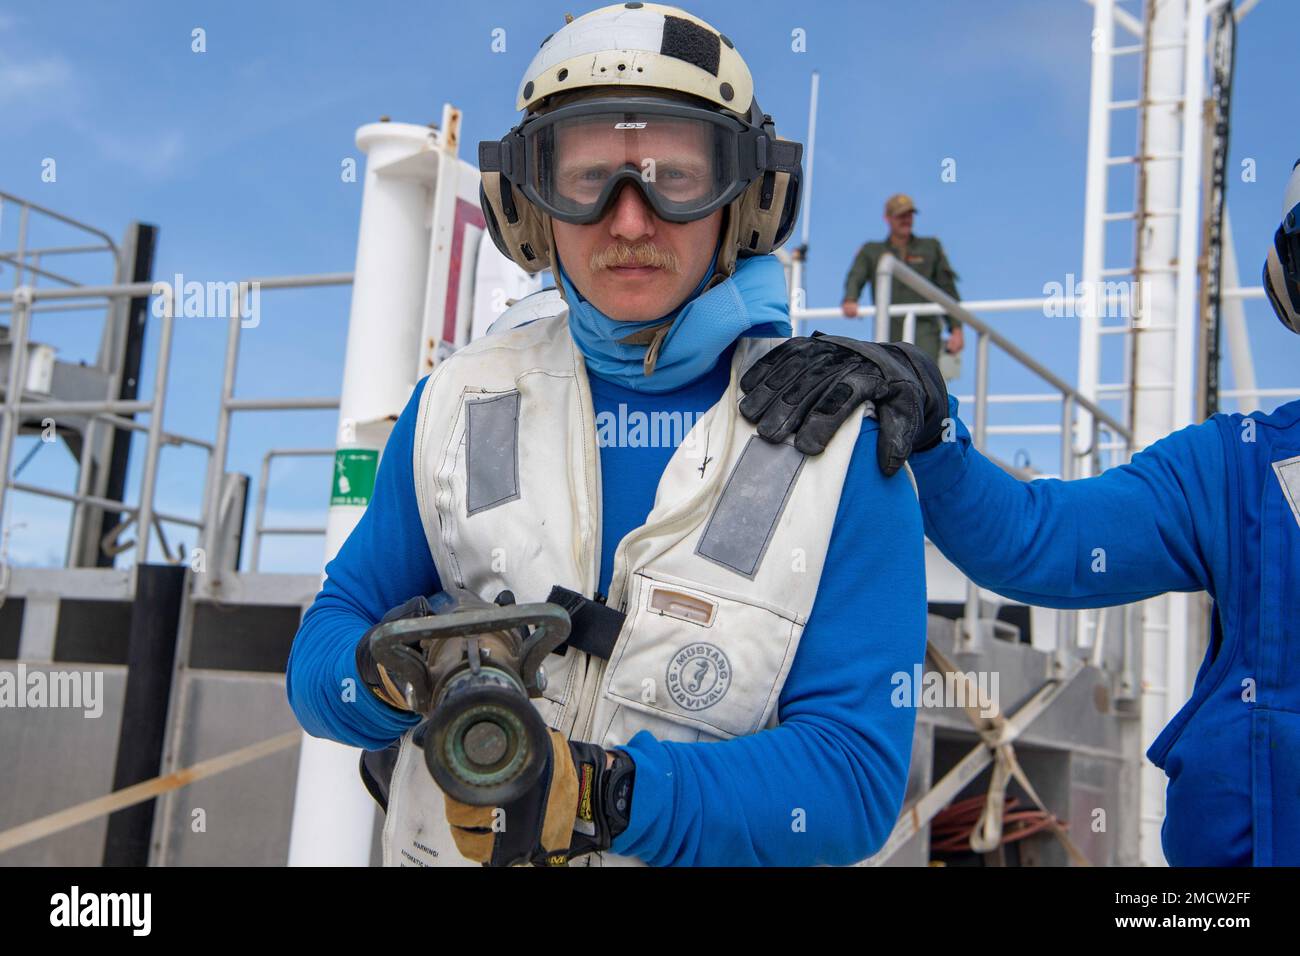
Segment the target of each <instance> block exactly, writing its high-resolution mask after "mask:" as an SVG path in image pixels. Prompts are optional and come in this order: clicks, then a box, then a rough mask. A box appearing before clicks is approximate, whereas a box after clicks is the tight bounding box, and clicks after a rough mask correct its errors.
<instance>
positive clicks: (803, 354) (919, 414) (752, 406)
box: [740, 332, 948, 475]
mask: <svg viewBox="0 0 1300 956" xmlns="http://www.w3.org/2000/svg"><path fill="white" fill-rule="evenodd" d="M740 388H741V391H743V392H745V397H744V398H743V399H741V402H740V413H741V414H742V415H744V416H745V418H747V419H748V420H749V421H751V422H753V423H754V424H756V425H757V426H758V433H759V435H761V436H762V437H763V438H765V439H767V440H768V441H771V442H783V441H785V440H786V439H787V438H788V437H789V436H790V435H792V434H793V435H794V436H795V441H794V444H795V447H796V448H798V449H799V450H800V451H801V452H803V453H804V454H805V455H820V454H821V453H822V452H823V451H825V450H826V444H827V442H829V441H830V440H831V438H832V436H834V434H835V432H836V431H837V430H838V429H839V427H840V425H842V424H843V423H844V420H845V419H846V418H848V417H849V413H850V412H852V411H853V410H854V409H855V408H857V407H858V406H859V405H861V404H862V403H863V402H865V401H871V402H875V404H876V420H877V421H878V422H879V423H880V440H879V442H878V443H877V446H876V457H877V459H878V461H879V462H880V470H881V471H883V472H884V473H885V474H886V475H892V474H894V473H895V472H896V471H898V469H899V468H901V467H903V462H905V461H907V457H908V456H909V455H910V454H912V452H914V451H924V450H925V449H927V448H931V447H933V446H934V445H936V444H938V443H939V438H940V437H941V436H942V434H943V422H944V420H945V419H946V418H947V417H948V389H947V388H946V387H945V386H944V384H943V376H942V375H941V374H940V373H939V367H938V366H937V365H936V364H935V363H934V360H933V359H931V358H930V357H929V356H928V355H926V354H925V353H924V352H922V351H921V350H920V349H918V348H917V347H916V346H915V345H909V344H908V343H906V342H890V343H887V344H885V343H878V342H861V341H859V340H857V339H851V338H847V337H845V336H839V335H823V334H822V333H821V332H814V333H813V335H812V337H811V338H809V337H805V336H800V337H798V338H793V339H790V340H789V341H787V342H782V343H781V344H780V345H778V346H777V347H776V348H774V349H772V351H770V352H768V353H767V354H766V355H764V356H763V357H762V358H761V359H759V360H758V361H757V362H755V363H754V364H753V365H752V366H750V368H749V370H748V371H746V372H745V374H744V375H743V376H742V377H741V379H740Z"/></svg>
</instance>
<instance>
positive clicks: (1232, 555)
mask: <svg viewBox="0 0 1300 956" xmlns="http://www.w3.org/2000/svg"><path fill="white" fill-rule="evenodd" d="M1264 286H1265V289H1266V290H1267V292H1268V298H1269V301H1270V302H1271V303H1272V305H1273V308H1274V311H1276V313H1277V315H1278V317H1279V318H1280V319H1281V320H1282V323H1283V325H1285V326H1286V327H1287V328H1288V329H1290V330H1291V331H1293V332H1296V333H1300V162H1298V163H1297V164H1296V167H1295V168H1294V169H1293V171H1292V174H1291V179H1290V182H1289V184H1288V186H1287V189H1286V195H1285V200H1284V203H1283V211H1282V223H1281V225H1280V226H1279V227H1278V229H1277V231H1276V233H1275V234H1274V237H1273V244H1272V246H1271V247H1270V249H1269V251H1268V256H1267V262H1266V264H1265V267H1264ZM879 349H880V346H876V345H873V344H871V343H862V342H856V341H855V340H852V339H843V338H838V337H833V336H820V335H818V336H814V337H813V338H811V339H804V338H801V339H792V340H791V341H790V342H789V343H786V344H784V345H782V346H781V347H779V348H778V349H776V350H774V351H773V352H771V353H769V354H768V355H767V356H766V357H765V358H764V359H763V360H762V362H761V363H760V365H759V366H756V367H755V368H753V369H751V370H750V371H749V372H748V373H747V374H746V376H745V377H744V379H743V380H742V382H741V387H742V389H744V390H745V391H746V392H747V393H748V394H747V395H746V397H745V399H744V400H743V401H742V403H741V411H742V413H743V414H744V415H745V416H746V417H747V418H749V419H750V420H751V421H754V422H756V423H758V428H759V434H760V435H762V436H763V437H765V438H768V439H770V440H775V441H783V440H785V439H786V438H788V437H789V436H790V435H791V434H795V435H796V445H797V447H799V448H800V450H802V451H804V452H806V453H810V454H811V453H816V451H817V448H818V446H819V445H820V444H822V443H824V442H825V441H826V439H827V437H828V436H829V435H831V434H833V433H834V430H835V428H837V427H838V418H837V416H840V415H843V414H845V411H846V409H847V408H851V407H853V406H854V405H856V404H857V403H858V402H860V401H862V400H863V399H872V400H874V401H875V403H876V409H877V415H878V416H879V417H880V421H881V430H882V441H884V440H885V437H884V435H885V431H886V424H887V422H889V421H890V418H891V412H890V408H891V407H893V406H897V409H898V411H897V413H896V414H897V415H901V416H903V417H904V418H907V417H908V416H909V415H912V413H913V412H914V411H915V409H916V408H917V407H918V406H920V407H922V408H923V409H924V418H925V420H927V421H932V420H937V419H940V418H941V417H942V416H944V415H951V416H952V417H953V418H954V419H955V418H956V415H957V402H956V400H955V399H950V398H949V397H948V396H947V394H946V391H945V390H944V387H943V384H942V380H941V379H940V377H939V375H938V370H937V369H936V368H934V366H933V365H932V364H931V363H929V361H928V360H927V359H926V358H924V357H923V356H917V355H916V354H915V353H908V356H909V357H910V359H911V367H910V368H902V369H901V370H900V368H899V367H898V366H897V364H896V363H895V362H894V359H895V358H896V357H897V353H896V352H894V353H888V354H885V355H883V356H882V355H881V353H880V352H879V351H878V350H879ZM882 372H883V375H882ZM885 379H892V382H891V383H885V381H884V380H885ZM956 425H957V427H956V435H955V438H956V440H955V441H947V442H943V441H938V440H932V439H929V438H925V439H922V440H919V441H916V442H913V443H911V444H910V446H909V441H908V439H907V436H906V435H905V434H895V436H894V439H895V440H894V442H893V443H892V444H891V455H892V456H893V457H892V458H891V460H890V463H889V467H890V468H894V467H898V465H900V464H901V462H902V459H903V458H905V457H906V454H907V452H908V450H909V448H910V450H911V451H912V452H914V454H913V456H912V458H911V466H912V471H913V474H914V475H915V477H916V483H917V487H918V492H919V495H920V499H921V508H922V513H923V516H924V519H925V530H926V534H927V535H928V536H929V537H930V539H931V540H932V541H933V542H934V543H935V544H936V545H937V546H938V547H939V549H940V550H941V551H943V553H944V554H945V555H947V556H948V558H949V559H950V560H951V561H953V562H954V563H955V564H956V565H957V566H958V567H959V568H961V569H962V571H964V572H965V573H966V574H967V575H968V576H969V577H970V578H971V579H972V580H973V581H975V582H976V583H977V584H979V585H980V586H982V587H986V588H989V589H990V590H993V591H996V592H998V593H999V594H1003V595H1005V596H1007V597H1009V598H1012V599H1014V600H1019V601H1024V602H1026V603H1029V604H1037V605H1042V606H1046V607H1057V608H1091V607H1105V606H1109V605H1115V604H1127V603H1130V602H1133V601H1140V600H1143V599H1145V598H1149V597H1152V596H1154V595H1157V594H1161V593H1164V592H1166V591H1197V590H1205V591H1207V592H1209V594H1210V595H1211V597H1213V599H1214V616H1213V625H1212V632H1211V639H1210V645H1209V649H1208V651H1207V653H1206V656H1205V660H1204V662H1203V663H1202V664H1201V668H1200V671H1199V673H1198V674H1197V676H1196V683H1195V687H1194V689H1193V691H1192V696H1191V699H1190V700H1188V701H1187V703H1186V704H1185V705H1184V706H1183V708H1182V709H1181V710H1180V711H1179V712H1178V714H1177V715H1176V716H1175V717H1174V719H1173V720H1172V721H1171V722H1170V723H1169V725H1168V726H1167V727H1165V729H1164V730H1163V732H1161V734H1160V735H1159V737H1157V738H1156V740H1155V742H1154V743H1153V744H1152V745H1151V747H1150V749H1149V750H1148V751H1147V756H1148V757H1149V758H1150V759H1151V760H1152V761H1153V762H1154V763H1155V764H1156V765H1157V766H1159V767H1160V768H1162V769H1163V770H1164V771H1165V772H1166V774H1168V776H1169V786H1168V794H1167V801H1166V812H1165V822H1164V828H1163V831H1162V843H1163V846H1164V852H1165V856H1166V858H1167V859H1168V860H1169V862H1170V863H1171V864H1173V865H1175V866H1242V865H1251V864H1253V865H1257V866H1270V865H1290V866H1295V865H1300V401H1293V402H1289V403H1287V404H1285V405H1283V406H1281V407H1280V408H1278V409H1276V410H1275V411H1273V412H1272V413H1270V414H1267V415H1266V414H1262V413H1257V414H1252V415H1249V416H1244V415H1226V414H1219V415H1215V416H1213V417H1212V418H1210V419H1209V420H1208V421H1206V422H1204V423H1202V424H1200V425H1193V426H1191V427H1188V428H1184V429H1182V430H1181V431H1178V432H1175V433H1174V434H1172V435H1169V436H1167V437H1165V438H1163V439H1161V440H1160V441H1158V442H1155V443H1154V444H1153V445H1151V446H1149V447H1148V448H1146V449H1145V450H1144V451H1142V452H1140V453H1139V454H1137V455H1135V456H1134V457H1133V460H1132V461H1131V462H1130V463H1128V464H1126V465H1124V466H1122V467H1119V468H1113V469H1111V470H1109V471H1107V472H1105V473H1104V474H1102V475H1099V476H1097V477H1095V478H1088V479H1083V480H1079V481H1070V482H1063V481H1057V480H1046V479H1045V480H1039V481H1033V482H1021V481H1018V480H1016V479H1015V478H1013V477H1011V476H1010V475H1008V474H1007V473H1006V472H1004V471H1002V470H1001V469H1000V468H998V467H997V466H996V465H994V464H993V463H991V462H990V461H989V460H988V459H986V458H985V457H984V456H983V455H981V454H980V453H979V452H978V451H977V450H976V449H975V448H974V447H973V446H972V445H971V438H970V433H969V432H968V431H967V430H966V428H965V426H964V425H963V424H962V423H961V422H960V421H958V422H957V423H956ZM909 427H910V426H909ZM895 431H897V430H895ZM928 431H929V433H930V434H932V429H931V430H928ZM1099 547H1100V548H1104V549H1105V551H1106V555H1107V565H1108V567H1107V572H1106V573H1105V574H1099V573H1093V571H1092V570H1091V565H1092V561H1091V555H1092V553H1093V549H1095V548H1099Z"/></svg>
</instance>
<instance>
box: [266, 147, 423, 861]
mask: <svg viewBox="0 0 1300 956" xmlns="http://www.w3.org/2000/svg"><path fill="white" fill-rule="evenodd" d="M429 139H430V130H429V129H428V128H427V127H423V126H413V125H409V124H405V123H372V124H369V125H367V126H363V127H361V128H360V129H359V130H357V146H358V147H359V148H360V149H361V150H362V151H363V152H365V153H366V155H367V163H366V178H365V187H364V192H363V194H362V200H361V225H360V229H359V235H358V239H357V264H356V272H355V278H354V280H353V285H352V310H351V314H350V318H349V320H348V342H347V352H346V355H345V359H344V368H343V390H342V394H341V396H340V400H339V435H338V447H339V448H340V449H342V448H349V449H356V448H360V449H366V448H369V449H374V450H375V451H381V450H382V449H383V447H384V444H385V442H387V440H388V433H389V432H390V431H391V430H392V420H393V419H395V418H396V417H397V415H398V414H399V413H400V412H401V410H402V408H403V407H404V406H405V405H406V402H407V400H408V399H409V398H410V396H411V391H412V389H413V388H414V385H415V372H416V366H415V362H414V361H413V360H412V356H414V355H417V354H418V352H419V346H420V322H421V317H422V315H421V313H422V309H423V306H424V285H425V270H426V267H427V265H428V255H429V227H428V225H427V219H426V217H427V215H428V210H429V189H428V177H427V176H425V177H421V176H420V175H419V170H420V169H421V168H423V167H421V166H420V165H419V164H413V163H411V162H404V161H407V160H410V159H411V158H412V157H414V156H416V155H417V154H418V153H420V152H421V151H423V150H425V149H427V148H428V146H429ZM390 416H391V417H390ZM364 511H365V508H364V507H362V506H352V505H349V506H343V505H336V506H332V507H331V508H330V510H329V517H328V520H327V522H326V531H325V560H326V562H328V561H329V560H330V559H332V558H333V557H334V555H335V554H337V553H338V550H339V548H340V547H341V546H342V544H343V542H344V541H346V540H347V537H348V535H350V534H351V533H352V529H353V528H354V527H356V524H357V522H358V521H359V520H360V519H361V515H362V513H363V512H364ZM358 636H359V635H358ZM340 692H341V689H340ZM362 692H363V693H365V692H366V691H364V690H363V691H362ZM359 757H360V751H359V750H357V749H356V748H353V747H346V746H344V745H342V744H339V743H335V742H334V741H331V740H322V739H320V738H317V737H311V736H308V735H306V734H304V735H303V741H302V751H301V756H300V757H299V763H298V783H297V788H296V790H295V792H294V806H293V827H292V830H291V831H290V836H289V865H290V866H366V865H368V864H369V862H370V843H371V833H372V829H373V824H374V818H375V806H374V803H373V802H372V800H371V799H370V795H369V794H368V793H366V790H365V788H364V787H363V786H362V785H361V781H360V778H359V777H358V775H357V761H358V759H359Z"/></svg>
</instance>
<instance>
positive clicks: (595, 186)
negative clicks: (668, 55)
mask: <svg viewBox="0 0 1300 956" xmlns="http://www.w3.org/2000/svg"><path fill="white" fill-rule="evenodd" d="M802 153H803V147H802V146H801V145H800V144H799V143H792V142H789V141H780V140H777V139H776V138H775V136H774V135H772V133H771V130H770V128H769V129H764V128H762V127H756V126H753V125H751V124H750V123H748V122H745V121H743V120H740V119H737V118H734V117H730V116H725V115H723V114H721V113H716V112H713V111H712V110H707V109H701V108H698V107H695V106H691V105H689V104H685V103H674V102H670V101H666V100H658V99H654V98H653V97H629V98H624V99H619V100H609V101H602V100H589V101H585V102H579V103H571V104H569V105H568V106H563V107H560V108H559V109H556V110H554V111H553V112H550V113H546V114H544V115H542V116H537V117H532V118H529V119H527V120H525V121H524V122H523V123H522V124H520V125H519V126H517V127H515V128H514V129H513V130H511V131H510V132H509V133H508V134H506V136H505V137H504V138H503V139H502V140H500V141H499V142H491V141H488V142H482V143H480V144H479V169H480V170H482V171H483V172H499V173H501V175H502V176H504V177H506V178H507V179H508V180H509V181H510V182H511V183H513V184H514V186H515V187H516V188H518V189H519V190H520V191H521V192H522V193H523V194H524V195H525V196H526V197H527V198H528V200H529V201H530V202H532V203H534V204H535V205H536V206H538V207H539V208H540V209H541V210H542V211H543V212H546V213H547V214H549V215H550V216H552V217H553V218H555V219H558V220H560V221H561V222H567V223H573V224H575V225H585V224H588V223H593V222H597V221H598V220H600V219H601V218H602V217H603V216H604V215H605V212H606V210H607V208H608V206H609V203H610V202H611V201H612V199H613V197H614V196H615V195H616V194H617V193H618V191H619V190H620V188H621V187H622V185H623V183H625V182H630V183H632V184H633V185H634V186H635V187H636V188H638V189H640V190H641V193H642V195H643V196H644V197H645V199H646V201H647V202H648V203H649V204H650V206H651V208H652V209H654V211H655V213H656V214H657V215H658V216H659V217H660V218H662V219H665V220H667V221H669V222H692V221H694V220H696V219H702V218H704V217H705V216H708V215H710V214H711V213H713V212H714V210H716V209H720V208H721V207H723V206H725V205H727V204H728V203H730V202H731V201H732V200H734V199H736V198H737V197H738V196H740V195H741V194H742V193H743V192H744V191H745V189H746V188H747V187H748V186H749V184H750V183H751V182H753V181H754V180H755V179H757V178H758V177H760V176H762V175H764V174H765V173H768V172H772V173H776V172H790V173H797V172H798V171H799V162H800V159H801V156H802Z"/></svg>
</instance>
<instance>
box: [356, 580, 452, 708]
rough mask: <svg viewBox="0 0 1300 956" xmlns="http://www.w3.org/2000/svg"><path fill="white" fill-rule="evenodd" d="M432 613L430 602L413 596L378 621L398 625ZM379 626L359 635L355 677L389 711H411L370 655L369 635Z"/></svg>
mask: <svg viewBox="0 0 1300 956" xmlns="http://www.w3.org/2000/svg"><path fill="white" fill-rule="evenodd" d="M433 613H434V610H433V607H432V606H431V605H430V604H429V599H428V598H426V597H424V596H423V595H416V596H415V597H413V598H411V599H410V600H409V601H406V602H404V603H402V604H399V605H398V606H397V607H395V608H393V609H392V610H391V611H389V612H388V613H387V614H385V615H384V616H383V617H382V618H380V620H379V624H387V623H389V622H390V621H397V620H400V619H402V618H406V617H427V616H428V615H430V614H433ZM379 624H376V625H375V626H374V627H372V628H370V629H369V630H368V631H366V633H364V634H362V635H361V640H359V641H357V649H356V663H357V673H358V674H360V675H361V682H362V683H363V684H365V685H366V686H367V687H369V688H370V692H371V693H372V694H374V695H375V696H376V697H378V698H379V699H380V700H382V701H383V702H384V703H385V704H387V705H388V706H389V707H396V708H397V709H398V710H410V708H409V707H408V706H407V704H406V701H405V700H404V699H403V698H402V692H401V691H400V690H398V688H397V685H396V684H395V683H394V682H393V680H392V679H391V678H390V677H389V676H388V672H387V671H386V670H384V668H383V667H382V666H381V665H380V664H379V663H378V662H376V661H375V658H374V656H373V655H372V654H371V653H370V635H371V634H372V633H374V630H375V628H376V627H379Z"/></svg>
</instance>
